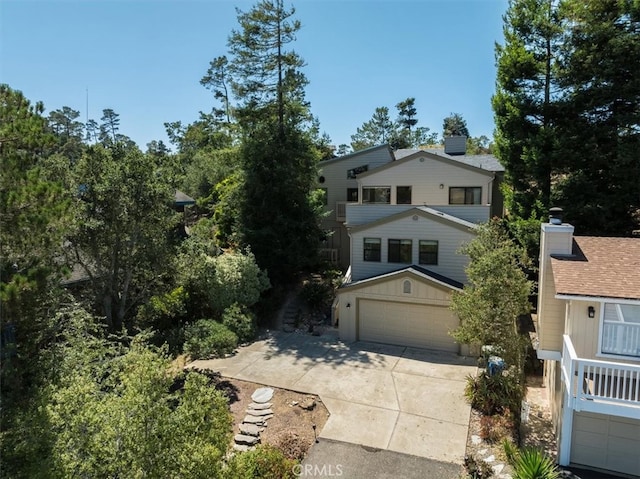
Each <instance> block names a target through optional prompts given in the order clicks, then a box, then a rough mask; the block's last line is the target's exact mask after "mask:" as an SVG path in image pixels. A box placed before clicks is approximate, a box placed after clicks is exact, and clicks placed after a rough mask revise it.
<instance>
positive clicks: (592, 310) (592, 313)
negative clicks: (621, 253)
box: [347, 306, 596, 318]
mask: <svg viewBox="0 0 640 479" xmlns="http://www.w3.org/2000/svg"><path fill="white" fill-rule="evenodd" d="M347 307H349V306H347ZM587 313H588V314H589V317H590V318H595V317H596V308H594V307H593V306H589V307H588V308H587Z"/></svg>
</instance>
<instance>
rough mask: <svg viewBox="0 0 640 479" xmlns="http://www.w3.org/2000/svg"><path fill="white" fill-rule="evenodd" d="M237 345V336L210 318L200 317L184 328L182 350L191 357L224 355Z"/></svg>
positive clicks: (202, 357)
mask: <svg viewBox="0 0 640 479" xmlns="http://www.w3.org/2000/svg"><path fill="white" fill-rule="evenodd" d="M237 346H238V336H236V334H235V333H234V332H233V331H230V330H229V328H227V327H226V326H225V325H224V324H221V323H218V322H216V321H214V320H212V319H200V320H198V321H196V322H195V323H193V324H191V325H189V326H187V328H186V330H185V343H184V352H185V353H187V354H188V355H189V356H191V358H192V359H206V358H211V357H219V356H224V355H225V354H229V353H232V352H233V350H234V349H235V348H236V347H237Z"/></svg>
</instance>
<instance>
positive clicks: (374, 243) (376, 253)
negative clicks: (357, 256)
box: [362, 238, 382, 261]
mask: <svg viewBox="0 0 640 479" xmlns="http://www.w3.org/2000/svg"><path fill="white" fill-rule="evenodd" d="M381 243H382V242H381V241H380V238H365V239H364V254H363V258H362V259H363V260H364V261H380V245H381Z"/></svg>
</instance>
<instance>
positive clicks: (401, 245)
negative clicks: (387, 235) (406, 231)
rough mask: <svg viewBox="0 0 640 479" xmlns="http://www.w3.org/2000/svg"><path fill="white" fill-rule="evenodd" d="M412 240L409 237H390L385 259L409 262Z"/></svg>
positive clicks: (393, 261)
mask: <svg viewBox="0 0 640 479" xmlns="http://www.w3.org/2000/svg"><path fill="white" fill-rule="evenodd" d="M411 250H412V242H411V240H409V239H390V240H389V253H388V258H387V261H388V262H389V263H404V264H411Z"/></svg>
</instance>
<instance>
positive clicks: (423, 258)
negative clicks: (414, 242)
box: [418, 240, 438, 264]
mask: <svg viewBox="0 0 640 479" xmlns="http://www.w3.org/2000/svg"><path fill="white" fill-rule="evenodd" d="M418 245H419V248H420V249H419V256H420V264H438V242H437V241H434V240H420V243H419V244H418Z"/></svg>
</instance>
